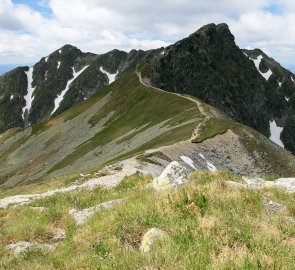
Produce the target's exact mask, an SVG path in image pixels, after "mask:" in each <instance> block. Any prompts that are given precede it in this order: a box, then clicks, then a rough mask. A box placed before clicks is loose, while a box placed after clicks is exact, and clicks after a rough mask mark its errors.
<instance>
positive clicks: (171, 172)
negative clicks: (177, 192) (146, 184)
mask: <svg viewBox="0 0 295 270" xmlns="http://www.w3.org/2000/svg"><path fill="white" fill-rule="evenodd" d="M188 181H189V180H188V178H187V172H186V169H185V168H184V167H183V166H182V165H180V164H179V162H177V161H172V162H171V163H170V164H169V165H168V166H167V167H166V168H165V170H164V171H163V172H162V174H161V175H160V176H159V177H157V178H155V179H154V180H153V188H154V189H156V190H165V189H172V188H177V187H179V186H181V185H183V184H185V183H187V182H188Z"/></svg>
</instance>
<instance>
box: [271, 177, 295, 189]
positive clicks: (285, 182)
mask: <svg viewBox="0 0 295 270" xmlns="http://www.w3.org/2000/svg"><path fill="white" fill-rule="evenodd" d="M266 186H273V187H278V188H283V189H286V190H287V191H289V192H295V178H278V179H277V180H275V181H273V182H266Z"/></svg>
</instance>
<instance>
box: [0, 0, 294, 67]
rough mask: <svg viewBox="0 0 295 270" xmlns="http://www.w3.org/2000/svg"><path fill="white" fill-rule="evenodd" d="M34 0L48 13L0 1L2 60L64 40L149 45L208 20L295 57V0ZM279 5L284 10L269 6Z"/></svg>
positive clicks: (32, 57) (22, 57)
mask: <svg viewBox="0 0 295 270" xmlns="http://www.w3.org/2000/svg"><path fill="white" fill-rule="evenodd" d="M249 2H250V1H249V0H239V1H236V0H220V1H216V0H207V1H200V0H199V1H196V0H169V1H168V0H162V1H155V0H150V1H140V0H130V1H127V2H126V1H119V0H108V1H105V0H62V1H61V0H36V4H39V5H42V6H44V5H46V4H48V7H49V8H50V9H51V10H52V14H51V16H49V17H45V16H44V15H42V14H41V13H39V12H37V11H35V10H33V9H32V8H30V7H28V6H25V5H15V4H13V3H12V1H11V0H1V1H0V30H1V31H0V40H1V42H0V63H3V64H6V63H7V64H9V63H27V62H33V61H37V60H38V59H39V58H40V57H41V56H45V55H47V54H48V53H50V52H52V51H53V50H55V49H57V48H59V47H61V46H62V45H64V44H66V43H67V44H73V45H75V46H78V47H79V48H81V49H82V50H85V51H92V52H96V53H101V52H106V51H108V50H111V49H114V48H118V49H123V50H127V51H128V50H130V49H132V48H137V49H138V48H142V49H150V48H156V47H161V46H165V45H167V44H168V43H167V42H174V41H177V40H178V39H180V38H184V37H186V36H187V35H189V34H190V33H192V32H194V31H196V30H197V29H198V28H199V27H201V26H202V25H204V24H207V23H211V22H214V23H221V22H226V23H228V24H229V26H230V29H231V30H232V32H233V34H234V35H235V37H236V41H237V43H238V45H239V46H240V47H247V46H250V47H252V48H254V47H260V48H262V49H264V50H266V51H267V52H268V53H269V54H270V55H271V56H273V57H275V58H276V59H277V60H279V61H281V62H283V63H285V64H288V63H291V62H292V61H293V62H294V60H295V45H294V44H295V28H294V27H293V22H294V21H295V12H294V10H295V1H293V0H277V1H275V0H256V1H251V3H249ZM271 4H276V5H280V7H281V11H282V14H280V15H275V14H272V13H270V12H268V11H265V7H267V6H269V5H271Z"/></svg>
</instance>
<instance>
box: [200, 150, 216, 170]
mask: <svg viewBox="0 0 295 270" xmlns="http://www.w3.org/2000/svg"><path fill="white" fill-rule="evenodd" d="M199 156H200V157H201V158H202V159H204V160H205V161H206V163H207V168H208V170H209V171H211V172H216V171H217V168H216V167H215V165H213V164H212V163H211V162H209V161H208V160H207V159H206V158H205V157H204V155H203V154H201V153H199Z"/></svg>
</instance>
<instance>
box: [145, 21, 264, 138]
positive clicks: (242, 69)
mask: <svg viewBox="0 0 295 270" xmlns="http://www.w3.org/2000/svg"><path fill="white" fill-rule="evenodd" d="M150 64H151V65H150V74H149V75H150V78H151V83H152V84H153V85H157V86H158V87H160V88H163V89H172V90H174V91H175V92H180V93H186V94H190V95H193V96H195V97H198V98H200V99H202V100H203V101H205V102H207V103H209V104H211V105H214V106H215V107H217V108H219V109H221V110H222V111H223V112H225V113H226V114H227V115H228V116H230V117H231V118H233V119H235V120H238V121H240V122H242V123H244V124H246V125H249V126H252V127H254V128H255V129H257V130H259V131H261V132H262V133H264V134H266V135H269V125H268V115H269V108H268V106H267V105H268V104H267V101H268V99H269V96H270V94H269V87H270V86H269V84H268V83H267V82H266V81H265V80H264V79H263V78H262V77H261V76H260V75H259V74H258V73H257V70H256V68H255V66H254V65H253V62H252V61H250V60H249V59H248V58H247V57H246V56H245V55H244V54H243V52H242V51H241V50H240V49H239V48H238V47H237V46H236V44H235V42H234V36H233V35H232V34H231V33H230V31H229V29H228V27H227V25H225V24H221V25H214V24H210V25H207V26H204V27H202V28H201V29H200V30H198V31H197V32H195V33H194V34H192V35H190V36H189V37H188V38H186V39H184V40H181V41H179V42H177V43H176V44H174V45H172V46H169V47H167V48H165V49H163V50H162V52H159V54H158V56H157V57H155V58H153V59H152V60H151V61H150Z"/></svg>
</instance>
